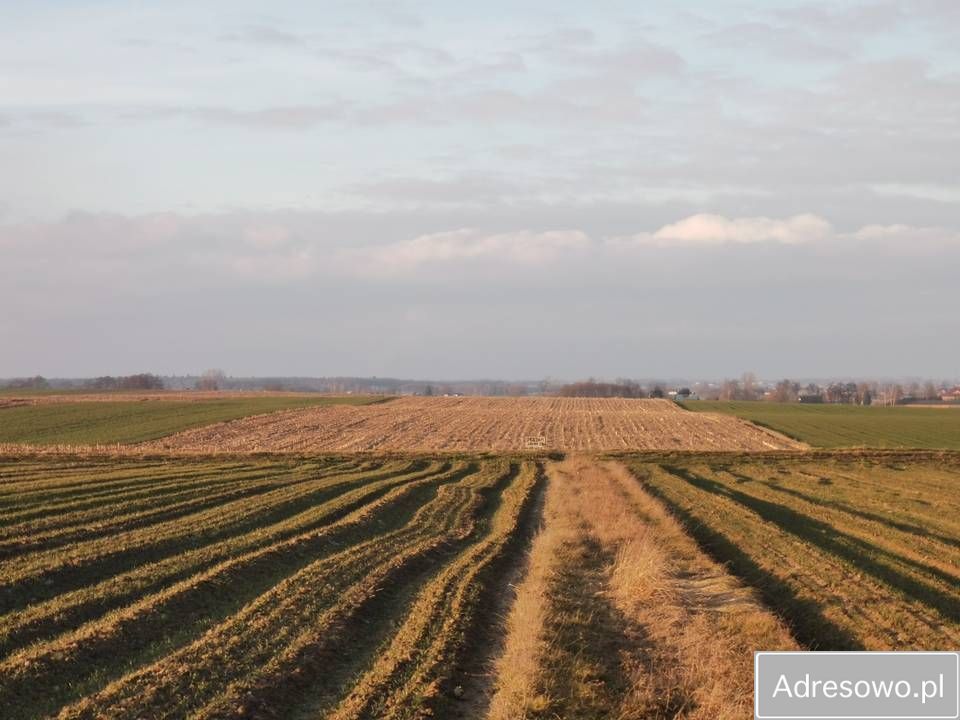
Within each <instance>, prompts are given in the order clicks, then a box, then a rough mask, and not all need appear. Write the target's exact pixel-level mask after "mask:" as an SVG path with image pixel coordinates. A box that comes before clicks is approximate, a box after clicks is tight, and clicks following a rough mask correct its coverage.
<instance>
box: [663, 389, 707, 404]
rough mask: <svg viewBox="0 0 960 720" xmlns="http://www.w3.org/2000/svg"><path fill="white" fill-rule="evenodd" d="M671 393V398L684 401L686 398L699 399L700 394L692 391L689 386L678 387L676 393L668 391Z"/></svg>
mask: <svg viewBox="0 0 960 720" xmlns="http://www.w3.org/2000/svg"><path fill="white" fill-rule="evenodd" d="M670 394H671V395H673V399H674V400H676V401H677V402H684V401H686V400H699V399H700V396H699V395H697V394H696V393H695V392H693V391H692V390H691V389H690V388H680V389H679V390H677V392H676V393H670Z"/></svg>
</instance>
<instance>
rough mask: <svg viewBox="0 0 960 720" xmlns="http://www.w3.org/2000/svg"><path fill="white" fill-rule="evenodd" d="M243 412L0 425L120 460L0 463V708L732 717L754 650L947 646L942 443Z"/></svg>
mask: <svg viewBox="0 0 960 720" xmlns="http://www.w3.org/2000/svg"><path fill="white" fill-rule="evenodd" d="M306 399H307V400H310V399H311V398H306ZM316 399H317V400H319V401H320V402H326V403H335V402H337V399H334V398H316ZM267 400H270V401H271V402H277V403H283V402H300V403H302V402H303V401H304V398H295V397H275V398H269V397H267V398H265V397H260V398H243V397H240V398H231V397H208V398H204V399H199V400H193V401H190V400H185V399H179V398H178V399H169V400H151V401H142V402H131V401H126V402H120V401H117V400H102V399H100V398H97V399H91V400H88V401H81V402H70V401H65V400H63V399H50V400H47V399H46V398H44V399H43V400H42V401H39V402H37V403H36V404H33V405H26V406H17V407H7V408H4V409H0V419H2V418H4V417H17V415H16V414H17V413H21V412H24V411H28V412H29V413H35V414H34V415H24V417H34V418H37V420H36V422H35V424H34V425H33V426H30V427H31V428H32V429H30V431H29V433H27V434H25V435H23V436H22V437H26V438H29V439H30V440H31V441H32V442H41V443H42V442H45V440H44V438H57V439H59V440H62V439H63V438H64V437H67V436H66V435H64V433H67V432H69V431H71V430H70V427H71V426H70V425H69V424H68V423H66V422H65V421H64V418H66V417H69V416H70V414H71V413H74V412H81V411H82V412H83V413H88V414H87V415H85V416H84V415H81V416H78V418H83V417H85V418H86V422H87V423H88V424H90V425H91V427H90V428H86V432H88V433H89V434H88V435H87V436H77V438H78V439H77V442H78V443H79V442H81V441H83V440H84V437H85V438H86V439H87V441H88V442H90V441H92V440H91V438H96V441H97V442H100V441H101V439H102V438H103V437H105V436H106V435H107V433H108V431H109V432H118V433H119V432H120V431H121V430H123V431H124V432H125V433H126V434H125V435H123V436H122V437H123V438H125V442H128V443H129V444H126V445H99V446H91V445H82V444H70V443H67V444H51V445H24V444H19V445H0V561H2V565H0V708H2V711H3V712H2V716H3V717H4V718H5V719H6V718H12V719H14V720H26V719H27V718H40V717H59V718H90V719H91V720H92V719H93V718H116V719H121V718H123V719H126V718H131V719H132V718H170V719H171V720H172V719H173V718H182V717H192V718H208V719H213V718H246V719H258V720H259V719H263V720H267V719H272V718H291V719H293V720H297V719H299V718H319V717H324V718H338V719H342V720H347V719H352V718H370V719H372V718H397V719H403V718H427V717H442V718H468V719H477V720H479V719H480V718H486V719H487V720H512V719H513V718H526V719H527V720H553V719H554V718H570V719H583V720H587V719H593V718H600V717H622V718H648V717H662V718H668V717H681V716H682V717H685V718H688V719H690V720H712V719H713V718H740V717H749V716H750V713H751V704H752V691H753V689H752V653H753V651H754V650H757V649H768V650H769V649H797V648H815V649H846V650H850V649H897V650H903V649H937V648H943V647H950V646H955V645H957V644H958V643H960V616H958V611H957V608H960V569H958V568H960V521H957V520H956V518H957V517H960V500H958V494H957V492H956V488H957V484H958V482H960V454H957V453H951V452H926V451H920V450H914V451H909V452H907V451H896V450H874V451H871V450H843V451H832V450H811V449H810V448H809V447H807V446H805V445H803V444H801V443H799V442H796V441H793V440H790V439H788V438H786V437H785V436H783V435H780V434H778V433H776V432H774V431H770V430H767V429H764V428H760V427H756V426H753V425H751V424H750V423H748V422H746V421H745V420H742V419H740V418H737V417H732V416H730V415H726V414H719V413H717V414H713V413H700V412H689V411H687V410H685V409H683V408H680V407H678V406H676V405H675V404H673V403H671V402H668V401H657V400H615V399H603V400H597V399H587V398H512V399H508V398H398V399H393V400H390V401H389V402H384V403H372V404H360V403H366V402H368V399H363V398H350V402H351V403H354V404H328V405H325V406H324V405H316V406H309V407H303V406H297V407H287V408H284V407H282V406H280V407H273V408H272V410H273V412H268V411H267V409H266V408H267V407H269V406H267V405H266V404H265V401H267ZM231 404H232V411H235V412H237V413H241V412H242V414H238V415H236V416H231V417H233V418H234V419H231V420H226V421H222V420H219V421H218V419H217V413H221V414H222V413H224V412H227V408H229V407H231ZM116 405H122V406H123V412H120V413H119V414H118V410H117V409H116V408H115V406H116ZM185 406H189V408H193V409H194V410H193V412H196V413H200V414H198V415H194V416H190V415H189V413H190V412H191V411H189V410H188V409H186V407H185ZM140 408H145V412H147V414H146V415H144V416H142V417H141V420H142V423H141V425H140V426H138V425H137V423H136V422H135V419H136V418H135V416H131V415H129V414H124V413H131V412H133V413H135V412H137V411H139V409H140ZM168 408H170V409H172V410H171V411H170V414H169V415H166V414H164V413H165V412H166V411H167V409H168ZM201 411H202V412H201ZM251 411H259V412H257V413H256V414H254V415H249V413H250V412H251ZM206 412H209V413H212V414H211V415H203V414H202V413H206ZM932 412H935V413H938V415H939V416H945V415H946V414H948V413H950V412H952V411H948V410H933V411H932ZM44 413H50V414H49V415H45V414H44ZM97 413H103V415H98V414H97ZM151 413H152V414H151ZM98 417H100V418H103V423H104V424H103V425H102V426H100V427H97V426H96V423H95V422H94V420H93V419H94V418H98ZM44 418H46V420H43V419H44ZM57 418H59V419H60V424H59V425H58V424H57V423H56V422H55V419H57ZM176 418H179V421H180V422H186V421H187V419H188V418H189V419H190V422H194V421H196V422H197V423H198V426H196V427H193V428H189V429H186V430H181V431H179V432H175V431H173V430H171V429H170V427H168V426H164V425H163V422H166V419H170V421H171V422H172V420H173V419H176ZM211 418H213V419H211ZM44 423H46V424H44ZM111 423H112V424H111ZM201 423H203V424H201ZM75 425H76V429H75V431H76V432H78V433H79V432H81V429H82V428H81V427H80V426H81V425H82V421H81V420H80V419H78V420H77V422H76V424H75ZM24 426H25V425H24ZM7 427H8V429H9V427H12V425H11V426H7ZM105 428H106V429H105ZM124 428H125V429H124ZM24 432H26V431H24ZM45 433H49V434H45ZM54 433H60V435H55V434H54ZM138 433H139V434H140V435H138ZM144 433H155V434H154V435H152V436H151V437H152V438H153V439H146V440H144V441H137V439H138V438H139V437H140V436H141V435H142V434H144ZM69 437H71V438H72V437H73V436H69ZM530 438H534V439H537V438H539V439H541V440H542V442H538V443H537V444H536V446H535V447H533V448H531V447H530V446H529V445H528V440H529V439H530Z"/></svg>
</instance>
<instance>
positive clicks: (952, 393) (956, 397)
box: [940, 387, 960, 403]
mask: <svg viewBox="0 0 960 720" xmlns="http://www.w3.org/2000/svg"><path fill="white" fill-rule="evenodd" d="M940 399H941V400H943V401H944V402H956V403H960V387H955V388H953V389H952V390H947V391H946V392H945V393H943V394H942V395H941V396H940Z"/></svg>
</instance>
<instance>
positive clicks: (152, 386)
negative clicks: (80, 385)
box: [84, 373, 163, 390]
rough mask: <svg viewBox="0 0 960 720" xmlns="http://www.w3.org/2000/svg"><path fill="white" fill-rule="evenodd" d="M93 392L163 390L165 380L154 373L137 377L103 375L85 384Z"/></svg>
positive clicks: (140, 374) (141, 374)
mask: <svg viewBox="0 0 960 720" xmlns="http://www.w3.org/2000/svg"><path fill="white" fill-rule="evenodd" d="M84 387H87V388H89V389H91V390H163V380H161V379H160V377H159V376H158V375H154V374H153V373H139V374H137V375H121V376H119V377H114V376H113V375H103V376H101V377H98V378H93V379H92V380H87V382H86V383H85V384H84Z"/></svg>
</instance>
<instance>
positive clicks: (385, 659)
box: [325, 464, 538, 720]
mask: <svg viewBox="0 0 960 720" xmlns="http://www.w3.org/2000/svg"><path fill="white" fill-rule="evenodd" d="M537 481H538V469H537V468H536V467H535V466H534V465H532V464H527V465H525V466H524V468H523V470H522V471H521V473H520V475H519V477H518V478H517V479H516V481H514V482H513V483H512V484H511V485H510V486H509V487H507V489H506V490H505V491H504V492H503V502H502V504H501V506H500V508H499V509H498V510H497V512H496V513H495V514H494V516H493V518H492V520H491V522H490V529H489V533H488V534H487V535H486V536H485V537H484V538H483V539H482V540H481V541H479V542H477V543H475V544H473V545H471V546H470V547H468V548H467V549H466V550H464V551H463V552H462V553H460V555H458V556H457V557H456V558H455V559H454V560H453V561H452V562H451V563H449V564H448V565H447V566H446V567H444V568H443V570H442V571H441V572H440V573H438V574H437V576H436V577H435V578H434V579H433V580H432V581H431V582H429V583H428V584H427V585H426V586H425V587H424V588H423V589H422V590H421V592H420V593H419V595H418V596H417V597H416V599H415V601H414V602H413V604H412V606H411V608H410V609H409V611H408V613H407V619H406V621H405V622H404V623H403V624H402V625H401V626H400V628H399V630H398V631H397V633H396V634H395V635H394V636H393V638H392V639H391V640H390V642H389V643H388V644H387V645H386V646H385V647H384V648H383V649H382V651H381V652H380V653H378V655H377V657H376V660H375V662H374V663H373V666H372V667H371V668H369V669H368V670H367V672H366V673H364V675H363V676H362V677H361V678H360V679H359V680H358V681H357V683H356V685H355V686H354V688H353V690H352V692H351V693H350V696H349V697H347V698H346V699H345V700H343V702H341V703H340V704H339V706H337V707H336V708H335V709H333V710H332V711H330V712H326V713H325V716H326V717H329V718H331V720H347V719H348V718H354V717H377V718H407V717H417V716H420V715H421V714H422V713H421V711H422V710H423V709H424V708H432V711H430V712H426V714H437V715H439V716H443V715H444V714H445V713H444V712H443V711H442V709H443V707H444V706H445V705H448V704H450V703H451V698H452V697H456V696H455V695H454V692H453V691H456V690H457V688H458V687H459V685H458V680H461V679H460V678H457V677H455V676H454V677H451V674H452V671H453V667H454V663H455V660H456V658H457V653H458V650H460V649H461V648H462V647H463V646H466V645H468V644H469V643H470V638H469V637H468V631H469V629H470V628H471V624H472V622H473V618H474V616H475V614H476V612H477V605H478V603H479V601H480V599H481V591H482V589H483V586H484V582H483V580H482V578H484V577H485V575H486V574H487V573H488V571H489V568H491V567H492V566H493V565H494V563H496V562H497V560H498V559H500V558H501V557H502V555H503V553H504V551H505V549H506V548H507V547H508V545H509V544H510V543H511V541H512V540H513V539H514V536H515V533H517V527H518V524H519V523H520V518H521V515H522V514H523V511H524V510H525V508H527V507H528V506H529V504H530V502H531V499H532V496H533V493H534V490H535V487H536V485H537ZM488 579H489V578H488ZM444 685H445V686H446V687H444ZM459 692H460V693H461V696H462V692H463V690H462V687H461V688H460V691H459ZM452 702H454V703H455V702H456V700H452Z"/></svg>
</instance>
